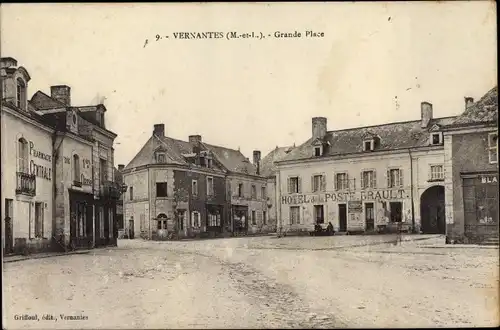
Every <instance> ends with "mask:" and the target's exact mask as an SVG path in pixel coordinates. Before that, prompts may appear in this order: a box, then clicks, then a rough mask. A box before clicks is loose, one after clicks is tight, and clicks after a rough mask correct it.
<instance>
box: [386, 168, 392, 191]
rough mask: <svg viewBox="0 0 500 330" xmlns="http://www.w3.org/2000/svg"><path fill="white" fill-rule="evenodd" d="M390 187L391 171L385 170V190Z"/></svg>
mask: <svg viewBox="0 0 500 330" xmlns="http://www.w3.org/2000/svg"><path fill="white" fill-rule="evenodd" d="M390 187H391V170H387V188H390Z"/></svg>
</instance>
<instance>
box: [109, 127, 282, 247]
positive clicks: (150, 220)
mask: <svg viewBox="0 0 500 330" xmlns="http://www.w3.org/2000/svg"><path fill="white" fill-rule="evenodd" d="M260 157H261V154H260V151H257V150H256V151H254V152H253V162H251V161H250V160H249V159H248V158H246V157H245V156H244V155H243V154H242V153H241V152H240V151H239V150H234V149H230V148H225V147H221V146H215V145H211V144H208V143H206V142H204V141H203V140H202V137H201V135H190V136H189V137H188V139H187V141H183V140H178V139H174V138H171V137H168V136H167V135H166V133H165V125H164V124H155V125H154V127H153V132H152V134H151V137H150V138H149V139H148V141H147V142H146V143H145V144H144V146H143V147H142V149H141V150H140V151H139V152H138V153H137V155H136V156H135V157H134V158H133V159H132V160H131V161H130V163H129V164H128V165H127V166H125V168H124V169H123V171H121V173H122V175H123V183H124V186H125V187H126V189H127V192H126V194H125V195H124V198H123V208H124V221H123V228H119V230H120V231H122V232H123V233H124V236H126V237H128V238H138V237H142V238H147V239H158V240H162V239H176V238H184V237H209V236H212V237H215V236H233V235H248V234H258V233H265V232H269V231H272V230H273V229H274V226H273V225H272V224H270V223H269V222H268V205H267V186H266V185H267V180H266V178H265V177H263V176H262V175H260Z"/></svg>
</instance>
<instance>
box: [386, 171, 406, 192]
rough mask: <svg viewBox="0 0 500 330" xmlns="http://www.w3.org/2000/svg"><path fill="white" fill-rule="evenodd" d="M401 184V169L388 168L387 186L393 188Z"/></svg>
mask: <svg viewBox="0 0 500 330" xmlns="http://www.w3.org/2000/svg"><path fill="white" fill-rule="evenodd" d="M402 185H403V171H402V170H400V169H390V170H389V171H387V187H388V188H394V187H400V186H402Z"/></svg>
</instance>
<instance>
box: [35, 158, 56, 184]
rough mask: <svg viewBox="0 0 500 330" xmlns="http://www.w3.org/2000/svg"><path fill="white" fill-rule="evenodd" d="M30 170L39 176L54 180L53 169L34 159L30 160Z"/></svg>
mask: <svg viewBox="0 0 500 330" xmlns="http://www.w3.org/2000/svg"><path fill="white" fill-rule="evenodd" d="M30 172H31V174H34V175H36V176H37V177H39V178H43V179H45V180H52V169H51V168H49V167H46V166H42V165H37V164H36V163H35V162H34V161H33V160H32V161H30Z"/></svg>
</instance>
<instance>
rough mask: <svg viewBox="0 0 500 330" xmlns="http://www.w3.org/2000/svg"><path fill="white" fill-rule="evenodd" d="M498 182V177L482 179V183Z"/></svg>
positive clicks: (483, 177) (484, 177) (491, 176)
mask: <svg viewBox="0 0 500 330" xmlns="http://www.w3.org/2000/svg"><path fill="white" fill-rule="evenodd" d="M497 182H498V178H497V177H496V176H493V175H490V176H482V177H481V183H497Z"/></svg>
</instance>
